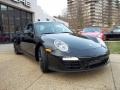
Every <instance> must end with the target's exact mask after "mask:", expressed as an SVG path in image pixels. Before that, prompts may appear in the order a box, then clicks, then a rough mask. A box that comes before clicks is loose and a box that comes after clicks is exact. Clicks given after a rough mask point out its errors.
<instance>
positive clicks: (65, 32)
mask: <svg viewBox="0 0 120 90" xmlns="http://www.w3.org/2000/svg"><path fill="white" fill-rule="evenodd" d="M61 33H71V32H61Z"/></svg>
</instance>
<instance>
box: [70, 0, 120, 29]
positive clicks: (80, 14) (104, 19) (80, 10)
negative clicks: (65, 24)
mask: <svg viewBox="0 0 120 90" xmlns="http://www.w3.org/2000/svg"><path fill="white" fill-rule="evenodd" d="M72 7H74V9H72ZM119 12H120V5H119V0H68V19H69V21H72V23H71V22H69V23H70V25H71V26H72V27H75V28H79V27H80V28H82V27H86V26H100V27H110V26H112V25H116V24H119V23H120V18H119V15H120V13H119ZM73 18H75V19H76V21H75V20H73ZM75 22H76V23H77V24H76V23H75Z"/></svg>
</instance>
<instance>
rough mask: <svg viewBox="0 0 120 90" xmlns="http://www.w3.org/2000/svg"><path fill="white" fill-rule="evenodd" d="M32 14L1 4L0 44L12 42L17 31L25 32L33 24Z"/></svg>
mask: <svg viewBox="0 0 120 90" xmlns="http://www.w3.org/2000/svg"><path fill="white" fill-rule="evenodd" d="M32 19H33V16H32V13H31V12H28V11H24V10H21V9H17V8H14V7H11V6H8V5H4V4H1V3H0V43H4V42H11V40H12V38H13V35H14V32H15V31H16V30H23V28H24V27H25V25H26V24H28V23H30V22H32V21H33V20H32Z"/></svg>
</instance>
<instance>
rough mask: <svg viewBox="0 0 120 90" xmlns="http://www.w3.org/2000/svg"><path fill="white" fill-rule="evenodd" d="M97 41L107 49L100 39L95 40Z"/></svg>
mask: <svg viewBox="0 0 120 90" xmlns="http://www.w3.org/2000/svg"><path fill="white" fill-rule="evenodd" d="M97 40H98V42H99V43H100V44H101V45H102V46H104V47H105V48H106V47H107V46H106V44H105V43H104V41H103V40H102V39H100V38H97Z"/></svg>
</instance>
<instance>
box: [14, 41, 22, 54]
mask: <svg viewBox="0 0 120 90" xmlns="http://www.w3.org/2000/svg"><path fill="white" fill-rule="evenodd" d="M14 51H15V53H16V54H22V52H21V51H20V45H19V44H18V43H17V41H16V40H14Z"/></svg>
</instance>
